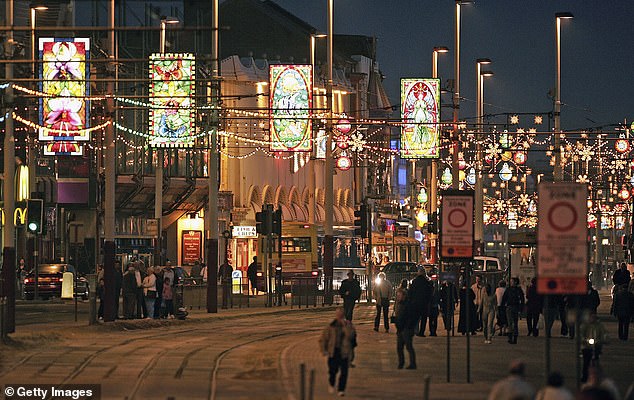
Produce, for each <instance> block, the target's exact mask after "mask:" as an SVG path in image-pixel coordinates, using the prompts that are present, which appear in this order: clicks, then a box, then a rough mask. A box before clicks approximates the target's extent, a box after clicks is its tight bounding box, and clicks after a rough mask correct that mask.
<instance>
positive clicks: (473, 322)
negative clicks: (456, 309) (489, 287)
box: [458, 286, 478, 335]
mask: <svg viewBox="0 0 634 400" xmlns="http://www.w3.org/2000/svg"><path fill="white" fill-rule="evenodd" d="M467 293H468V298H467ZM467 302H468V307H467ZM467 308H469V326H468V327H467ZM476 311H477V307H476V305H475V293H474V292H473V290H472V289H471V288H467V287H466V286H463V287H462V289H460V318H459V319H458V332H460V333H462V334H463V335H464V334H465V333H467V332H471V334H472V335H474V334H475V331H476V326H477V321H478V319H477V318H478V316H477V312H476Z"/></svg>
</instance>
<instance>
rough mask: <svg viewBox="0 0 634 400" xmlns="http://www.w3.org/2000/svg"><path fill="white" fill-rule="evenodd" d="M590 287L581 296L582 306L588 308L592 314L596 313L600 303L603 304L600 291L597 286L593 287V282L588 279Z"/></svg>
mask: <svg viewBox="0 0 634 400" xmlns="http://www.w3.org/2000/svg"><path fill="white" fill-rule="evenodd" d="M587 285H588V286H587V287H588V289H587V291H586V294H585V295H584V296H583V297H582V298H581V308H582V309H583V310H587V311H589V312H590V314H596V313H597V309H598V308H599V305H600V304H601V299H600V298H599V292H597V290H596V289H595V288H593V287H592V282H591V281H588V284H587Z"/></svg>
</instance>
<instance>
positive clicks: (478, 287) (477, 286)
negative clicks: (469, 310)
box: [471, 275, 485, 331]
mask: <svg viewBox="0 0 634 400" xmlns="http://www.w3.org/2000/svg"><path fill="white" fill-rule="evenodd" d="M471 290H473V293H474V294H475V300H474V303H475V306H476V316H477V319H476V322H475V327H476V330H478V331H481V330H482V325H483V320H482V308H481V307H480V305H481V303H482V297H483V294H484V290H485V289H484V283H483V282H482V278H481V277H480V275H476V277H475V283H474V284H473V285H471Z"/></svg>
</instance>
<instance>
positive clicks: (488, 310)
mask: <svg viewBox="0 0 634 400" xmlns="http://www.w3.org/2000/svg"><path fill="white" fill-rule="evenodd" d="M497 308H498V300H497V296H496V295H495V292H493V289H492V288H491V285H490V284H488V283H487V284H486V285H485V286H484V292H483V293H482V298H481V301H480V309H479V310H478V311H479V314H480V315H482V330H483V331H484V343H486V344H491V340H492V339H493V336H494V334H495V328H494V325H493V323H494V321H495V314H496V312H497Z"/></svg>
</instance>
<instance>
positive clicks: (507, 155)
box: [500, 151, 513, 161]
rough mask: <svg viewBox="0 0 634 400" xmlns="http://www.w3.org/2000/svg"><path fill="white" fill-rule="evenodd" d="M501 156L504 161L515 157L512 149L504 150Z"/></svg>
mask: <svg viewBox="0 0 634 400" xmlns="http://www.w3.org/2000/svg"><path fill="white" fill-rule="evenodd" d="M500 158H501V159H502V161H511V160H512V159H513V153H511V152H510V151H504V152H502V154H500Z"/></svg>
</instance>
